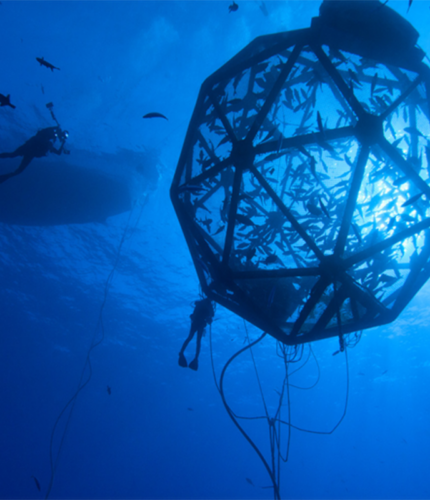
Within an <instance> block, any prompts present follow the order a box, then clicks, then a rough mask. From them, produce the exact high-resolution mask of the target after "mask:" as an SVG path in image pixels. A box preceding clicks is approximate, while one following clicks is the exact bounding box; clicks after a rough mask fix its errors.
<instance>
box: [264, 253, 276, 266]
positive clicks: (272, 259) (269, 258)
mask: <svg viewBox="0 0 430 500" xmlns="http://www.w3.org/2000/svg"><path fill="white" fill-rule="evenodd" d="M277 260H278V256H277V255H276V254H275V253H272V254H270V255H268V256H267V257H266V258H265V259H264V260H263V264H266V265H269V264H274V263H275V262H277Z"/></svg>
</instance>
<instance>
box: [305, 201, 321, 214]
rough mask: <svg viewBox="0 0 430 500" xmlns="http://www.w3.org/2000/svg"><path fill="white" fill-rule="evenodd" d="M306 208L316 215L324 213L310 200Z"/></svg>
mask: <svg viewBox="0 0 430 500" xmlns="http://www.w3.org/2000/svg"><path fill="white" fill-rule="evenodd" d="M306 208H307V209H308V210H309V212H310V213H311V214H312V215H315V216H316V217H319V216H320V215H322V212H321V210H320V209H319V208H318V207H317V206H316V205H315V203H312V202H309V203H308V204H307V205H306Z"/></svg>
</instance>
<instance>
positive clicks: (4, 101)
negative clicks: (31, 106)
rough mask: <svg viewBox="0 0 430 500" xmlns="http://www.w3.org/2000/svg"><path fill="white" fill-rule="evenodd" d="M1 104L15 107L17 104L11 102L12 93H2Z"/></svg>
mask: <svg viewBox="0 0 430 500" xmlns="http://www.w3.org/2000/svg"><path fill="white" fill-rule="evenodd" d="M0 106H10V107H11V108H13V109H15V108H16V106H14V105H13V104H11V103H10V94H8V95H3V94H0Z"/></svg>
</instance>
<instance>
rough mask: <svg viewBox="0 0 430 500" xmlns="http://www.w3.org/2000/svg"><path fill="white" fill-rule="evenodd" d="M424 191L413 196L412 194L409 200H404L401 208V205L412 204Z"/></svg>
mask: <svg viewBox="0 0 430 500" xmlns="http://www.w3.org/2000/svg"><path fill="white" fill-rule="evenodd" d="M423 194H424V193H418V194H416V195H415V196H412V198H409V200H407V201H405V202H404V203H403V205H402V208H403V207H407V206H409V205H412V203H415V202H416V201H418V200H419V199H420V198H421V196H422V195H423Z"/></svg>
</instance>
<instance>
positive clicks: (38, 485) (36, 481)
mask: <svg viewBox="0 0 430 500" xmlns="http://www.w3.org/2000/svg"><path fill="white" fill-rule="evenodd" d="M31 477H32V478H33V479H34V482H35V484H36V488H37V489H38V490H39V491H40V483H39V481H38V479H37V477H36V476H31Z"/></svg>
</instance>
